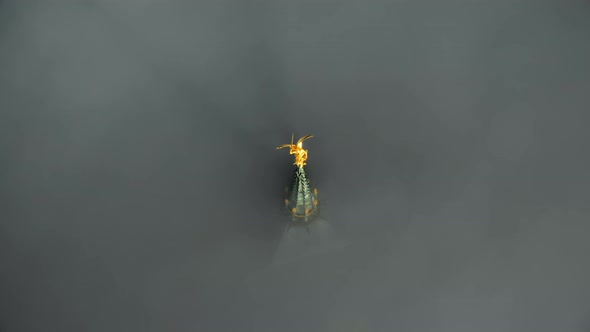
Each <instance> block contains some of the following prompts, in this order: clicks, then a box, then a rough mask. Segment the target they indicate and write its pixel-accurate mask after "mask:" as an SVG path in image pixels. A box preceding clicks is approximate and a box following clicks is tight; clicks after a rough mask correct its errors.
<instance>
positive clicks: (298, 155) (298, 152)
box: [277, 134, 313, 167]
mask: <svg viewBox="0 0 590 332" xmlns="http://www.w3.org/2000/svg"><path fill="white" fill-rule="evenodd" d="M312 137H313V136H312V135H307V136H303V137H301V138H300V139H299V140H298V141H297V143H295V144H293V138H294V134H292V135H291V144H281V145H279V146H277V149H282V148H290V149H291V150H290V151H289V154H294V155H295V162H294V163H293V165H297V166H298V167H303V166H305V164H306V161H307V150H305V149H303V141H305V140H306V139H308V138H312Z"/></svg>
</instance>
